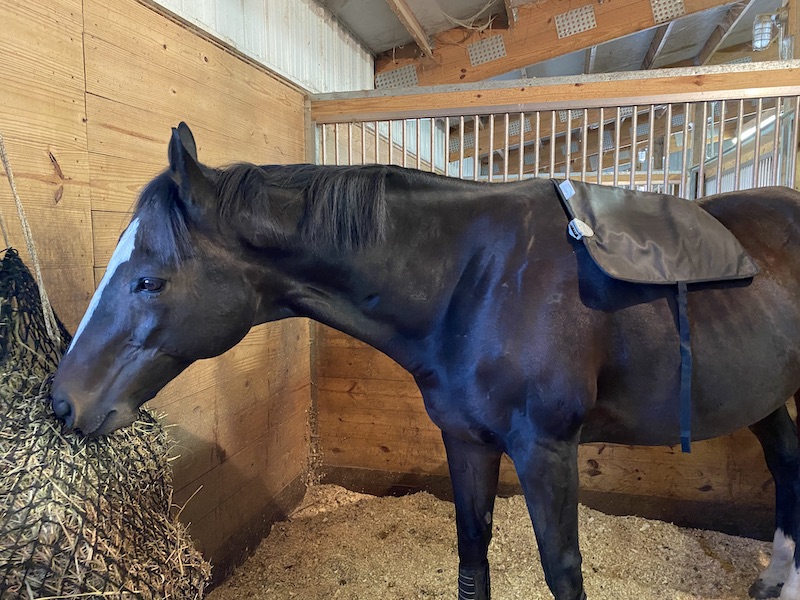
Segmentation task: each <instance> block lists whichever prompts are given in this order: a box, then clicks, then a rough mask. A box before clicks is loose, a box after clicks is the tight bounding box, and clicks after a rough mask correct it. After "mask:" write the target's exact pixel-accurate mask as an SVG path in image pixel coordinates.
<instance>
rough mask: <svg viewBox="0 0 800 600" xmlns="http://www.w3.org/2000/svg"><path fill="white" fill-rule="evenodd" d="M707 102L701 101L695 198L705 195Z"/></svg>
mask: <svg viewBox="0 0 800 600" xmlns="http://www.w3.org/2000/svg"><path fill="white" fill-rule="evenodd" d="M708 104H709V103H708V102H703V117H702V118H703V124H702V126H701V127H700V148H701V150H700V164H699V165H698V168H697V195H696V196H695V199H698V198H702V197H703V196H705V195H706V156H707V152H706V143H707V141H708Z"/></svg>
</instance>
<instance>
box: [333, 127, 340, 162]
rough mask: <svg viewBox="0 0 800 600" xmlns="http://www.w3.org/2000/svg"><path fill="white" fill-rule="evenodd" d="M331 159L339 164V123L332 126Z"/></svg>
mask: <svg viewBox="0 0 800 600" xmlns="http://www.w3.org/2000/svg"><path fill="white" fill-rule="evenodd" d="M333 159H334V160H335V161H336V162H335V163H334V164H337V165H338V164H339V124H338V123H336V125H335V126H334V128H333Z"/></svg>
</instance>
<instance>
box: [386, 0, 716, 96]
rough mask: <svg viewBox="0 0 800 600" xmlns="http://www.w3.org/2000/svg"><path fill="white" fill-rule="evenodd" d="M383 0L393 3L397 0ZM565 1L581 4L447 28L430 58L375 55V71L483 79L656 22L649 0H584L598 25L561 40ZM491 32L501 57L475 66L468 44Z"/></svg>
mask: <svg viewBox="0 0 800 600" xmlns="http://www.w3.org/2000/svg"><path fill="white" fill-rule="evenodd" d="M387 1H388V2H390V4H391V3H394V2H398V1H400V0H387ZM731 3H732V2H731V0H684V7H685V11H686V12H685V14H687V15H688V14H692V13H696V12H700V11H703V10H707V9H710V8H715V7H717V6H724V5H727V4H731ZM565 4H568V6H572V7H573V8H574V9H580V8H583V6H575V4H577V3H575V2H569V3H565V2H564V1H563V0H542V1H540V2H532V3H529V4H525V5H522V6H520V7H518V8H517V21H516V24H515V26H514V27H513V28H510V29H507V30H503V31H490V32H476V31H470V30H465V29H463V28H455V29H450V30H448V31H445V32H443V33H440V34H438V35H437V36H435V37H434V40H433V42H434V43H433V46H434V47H435V50H433V51H432V56H427V57H398V55H397V54H396V53H393V52H386V53H384V54H382V55H380V56H378V57H377V59H376V73H382V72H385V71H391V70H393V69H397V68H400V67H404V66H407V65H414V66H415V67H416V69H417V80H418V82H419V85H437V84H446V83H466V82H471V81H481V80H483V79H486V78H489V77H493V76H495V75H499V74H502V73H507V72H509V71H513V70H515V69H522V68H524V67H526V66H528V65H531V64H535V63H538V62H541V61H544V60H548V59H550V58H554V57H556V56H561V55H563V54H569V53H570V52H575V51H578V50H585V49H587V48H590V47H592V46H595V45H598V44H601V43H603V42H607V41H610V40H613V39H617V38H619V37H623V36H626V35H629V34H632V33H636V32H638V31H642V30H644V29H649V28H651V27H654V26H655V25H656V23H655V22H654V20H653V12H652V7H651V6H650V3H649V2H642V1H641V0H616V1H615V2H590V0H586V6H590V7H591V8H592V10H593V12H594V17H595V23H596V27H594V28H591V29H588V30H586V31H582V32H580V33H575V34H573V35H567V36H563V35H562V38H561V39H559V37H558V32H557V30H556V17H558V16H559V15H561V14H562V13H565V12H567V11H566V10H565V8H566V7H565ZM492 35H497V36H502V38H503V39H502V41H503V45H504V47H505V56H502V57H500V58H496V59H494V60H490V61H487V62H482V63H480V64H475V65H473V64H472V63H471V61H470V58H469V54H468V52H467V51H466V50H467V47H468V46H469V45H470V44H472V43H475V42H478V41H481V40H483V39H486V38H487V36H492Z"/></svg>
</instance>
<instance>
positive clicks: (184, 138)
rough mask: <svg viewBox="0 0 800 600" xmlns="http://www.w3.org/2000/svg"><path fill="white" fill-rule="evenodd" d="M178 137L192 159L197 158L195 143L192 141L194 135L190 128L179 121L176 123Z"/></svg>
mask: <svg viewBox="0 0 800 600" xmlns="http://www.w3.org/2000/svg"><path fill="white" fill-rule="evenodd" d="M177 129H178V137H180V139H181V142H183V147H184V148H186V150H187V151H188V152H189V154H190V155H191V156H192V158H193V159H195V160H197V144H196V143H195V141H194V135H192V130H191V129H189V126H188V125H187V124H186V123H184V122H183V121H181V122H180V123H178V127H177Z"/></svg>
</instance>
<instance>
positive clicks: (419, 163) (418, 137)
mask: <svg viewBox="0 0 800 600" xmlns="http://www.w3.org/2000/svg"><path fill="white" fill-rule="evenodd" d="M421 129H422V119H417V135H416V140H415V141H416V144H417V146H416V148H417V169H421V168H422V132H421V131H420V130H421Z"/></svg>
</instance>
